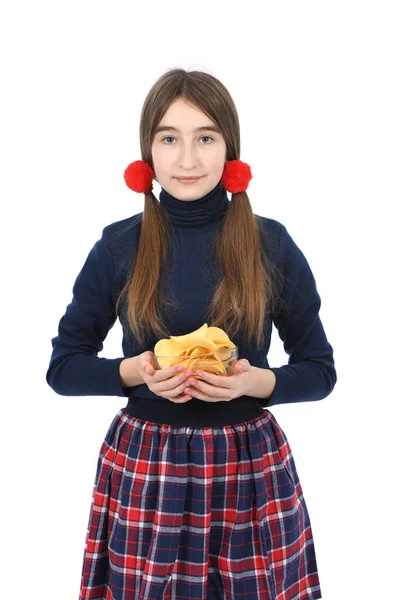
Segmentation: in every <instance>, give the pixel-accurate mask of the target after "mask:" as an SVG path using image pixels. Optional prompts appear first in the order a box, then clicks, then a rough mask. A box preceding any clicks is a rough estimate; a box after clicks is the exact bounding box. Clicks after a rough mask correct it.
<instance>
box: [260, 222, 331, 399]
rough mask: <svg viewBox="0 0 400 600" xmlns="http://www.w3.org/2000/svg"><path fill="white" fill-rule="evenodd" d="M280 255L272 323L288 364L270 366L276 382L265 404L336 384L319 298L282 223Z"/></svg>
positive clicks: (315, 394) (320, 393)
mask: <svg viewBox="0 0 400 600" xmlns="http://www.w3.org/2000/svg"><path fill="white" fill-rule="evenodd" d="M279 247H280V254H279V255H280V257H281V265H282V271H283V275H284V278H285V284H284V288H283V297H284V300H285V301H286V303H287V308H288V310H287V311H286V312H285V309H283V310H281V311H280V313H279V315H278V317H277V318H276V319H274V324H275V326H276V328H277V330H278V333H279V337H280V338H281V340H282V341H283V344H284V349H285V352H286V354H288V355H289V360H288V364H287V365H284V366H282V367H272V368H271V371H273V372H274V373H275V375H276V384H275V388H274V390H273V392H272V395H271V396H270V397H269V398H268V399H267V400H266V401H264V402H265V403H266V406H267V407H269V406H273V405H274V404H288V403H293V402H308V401H311V400H322V399H323V398H326V396H328V395H329V394H330V393H331V392H332V390H333V388H334V386H335V384H336V379H337V377H336V369H335V363H334V359H333V348H332V346H331V345H330V344H329V342H328V340H327V337H326V334H325V331H324V327H323V325H322V322H321V319H320V317H319V310H320V306H321V298H320V296H319V293H318V290H317V286H316V282H315V278H314V275H313V273H312V271H311V268H310V266H309V264H308V262H307V259H306V258H305V256H304V254H303V252H302V251H301V250H300V248H299V247H298V246H297V245H296V243H295V242H294V240H293V239H292V237H291V236H290V235H289V233H288V231H287V229H286V227H285V226H284V225H282V229H281V234H280V246H279Z"/></svg>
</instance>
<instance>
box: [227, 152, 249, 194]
mask: <svg viewBox="0 0 400 600" xmlns="http://www.w3.org/2000/svg"><path fill="white" fill-rule="evenodd" d="M252 178H253V175H252V174H251V169H250V166H249V165H248V164H247V163H245V162H243V161H241V160H230V161H228V162H226V163H225V167H224V172H223V174H222V179H221V181H222V185H223V186H224V188H225V189H226V191H227V192H231V193H232V194H238V193H239V192H245V191H246V190H247V188H248V186H249V182H250V179H252Z"/></svg>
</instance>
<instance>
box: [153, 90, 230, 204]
mask: <svg viewBox="0 0 400 600" xmlns="http://www.w3.org/2000/svg"><path fill="white" fill-rule="evenodd" d="M161 128H162V131H160V129H161ZM200 128H201V129H200ZM151 152H152V157H153V166H154V172H155V175H156V179H157V181H158V182H159V184H160V185H161V187H163V188H164V189H165V190H166V191H167V192H168V193H169V194H171V196H174V197H175V198H178V199H179V200H187V201H190V200H197V199H198V198H201V197H203V196H205V195H206V194H208V192H210V191H211V190H212V189H213V188H215V186H216V185H217V183H219V181H220V180H221V177H222V173H223V170H224V166H225V160H226V144H225V140H224V138H223V137H222V134H221V132H220V130H219V128H218V127H217V125H216V124H215V123H214V122H213V121H212V120H211V119H210V118H209V117H207V115H206V114H205V113H203V112H202V111H201V110H199V109H198V108H196V107H194V106H193V105H191V104H188V103H187V101H185V100H183V99H182V98H178V99H176V100H175V101H174V102H173V103H172V104H171V105H170V106H169V107H168V110H167V111H166V113H165V114H164V116H163V118H162V119H161V121H160V123H159V124H158V127H157V129H156V133H155V136H154V140H153V144H152V146H151ZM179 177H199V179H198V180H197V181H195V182H194V183H182V182H181V181H179Z"/></svg>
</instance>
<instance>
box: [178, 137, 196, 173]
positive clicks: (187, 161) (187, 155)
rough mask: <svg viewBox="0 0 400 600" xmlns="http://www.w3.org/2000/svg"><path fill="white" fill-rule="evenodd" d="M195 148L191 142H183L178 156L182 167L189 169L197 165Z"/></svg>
mask: <svg viewBox="0 0 400 600" xmlns="http://www.w3.org/2000/svg"><path fill="white" fill-rule="evenodd" d="M197 162H198V161H197V155H196V150H195V148H194V147H193V146H192V145H191V144H186V145H185V144H183V145H182V149H181V152H180V156H179V164H180V166H181V167H182V168H183V169H186V170H188V171H190V170H191V169H193V168H195V167H196V165H197Z"/></svg>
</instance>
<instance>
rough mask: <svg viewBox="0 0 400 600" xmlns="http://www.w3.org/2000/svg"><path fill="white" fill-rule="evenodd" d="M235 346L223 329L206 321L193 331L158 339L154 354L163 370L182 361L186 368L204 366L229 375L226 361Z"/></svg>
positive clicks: (193, 368)
mask: <svg viewBox="0 0 400 600" xmlns="http://www.w3.org/2000/svg"><path fill="white" fill-rule="evenodd" d="M234 348H236V345H235V344H234V343H233V342H232V341H231V340H230V339H229V337H228V335H227V334H226V333H225V331H224V330H223V329H220V328H219V327H208V325H207V323H204V325H202V326H201V327H199V329H196V330H195V331H192V332H191V333H187V334H185V335H171V337H170V338H169V339H167V338H164V339H162V340H159V341H158V342H157V343H156V345H155V346H154V355H155V356H156V358H157V361H158V363H159V366H160V367H161V368H162V369H167V368H168V367H171V366H174V365H177V364H182V365H183V366H184V367H185V369H192V370H195V369H202V370H203V371H208V372H209V373H214V374H216V375H222V376H226V375H227V371H226V367H225V365H224V363H227V362H228V361H229V359H230V357H231V350H233V349H234ZM193 377H197V376H196V375H193Z"/></svg>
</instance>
